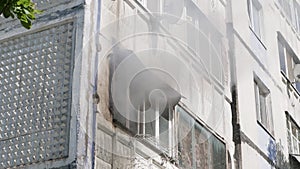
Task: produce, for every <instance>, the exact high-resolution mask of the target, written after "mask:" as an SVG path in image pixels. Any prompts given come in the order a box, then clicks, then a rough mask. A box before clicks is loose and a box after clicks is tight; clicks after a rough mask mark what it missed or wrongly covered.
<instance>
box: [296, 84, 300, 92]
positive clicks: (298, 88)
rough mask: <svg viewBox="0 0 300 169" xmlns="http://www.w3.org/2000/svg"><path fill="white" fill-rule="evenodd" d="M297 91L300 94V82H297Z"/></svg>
mask: <svg viewBox="0 0 300 169" xmlns="http://www.w3.org/2000/svg"><path fill="white" fill-rule="evenodd" d="M296 89H297V91H298V92H300V82H296Z"/></svg>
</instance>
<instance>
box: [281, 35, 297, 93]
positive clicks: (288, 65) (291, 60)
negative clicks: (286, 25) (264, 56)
mask: <svg viewBox="0 0 300 169" xmlns="http://www.w3.org/2000/svg"><path fill="white" fill-rule="evenodd" d="M278 52H279V61H280V70H281V72H282V73H283V74H284V76H285V77H286V78H287V79H288V80H289V82H291V83H292V85H293V86H294V87H295V88H296V89H297V90H298V92H299V91H300V83H299V82H296V81H295V77H294V72H293V69H294V67H295V64H299V63H300V62H299V60H298V58H297V56H296V55H295V54H294V53H293V52H292V50H291V49H290V48H289V47H288V45H287V44H286V43H284V41H283V40H281V39H278Z"/></svg>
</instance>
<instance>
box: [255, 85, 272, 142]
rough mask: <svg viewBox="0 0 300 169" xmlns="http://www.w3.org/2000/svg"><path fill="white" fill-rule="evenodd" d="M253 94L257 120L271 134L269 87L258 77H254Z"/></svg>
mask: <svg viewBox="0 0 300 169" xmlns="http://www.w3.org/2000/svg"><path fill="white" fill-rule="evenodd" d="M254 95H255V103H256V119H257V122H258V123H259V124H260V125H262V126H263V127H264V128H265V129H266V130H267V131H268V132H269V134H271V135H272V136H273V135H274V129H273V115H272V106H271V95H270V91H269V89H268V88H267V87H266V86H265V85H264V84H263V83H262V82H261V81H260V80H259V79H254Z"/></svg>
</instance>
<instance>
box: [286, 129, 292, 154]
mask: <svg viewBox="0 0 300 169" xmlns="http://www.w3.org/2000/svg"><path fill="white" fill-rule="evenodd" d="M287 140H288V149H289V152H292V141H291V133H290V131H288V132H287Z"/></svg>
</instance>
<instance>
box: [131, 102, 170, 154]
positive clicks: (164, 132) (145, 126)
mask: <svg viewBox="0 0 300 169" xmlns="http://www.w3.org/2000/svg"><path fill="white" fill-rule="evenodd" d="M146 113H152V112H150V111H149V110H148V111H147V112H145V111H140V112H139V115H138V123H137V130H136V131H133V133H134V134H136V137H139V138H143V139H145V140H147V141H148V143H150V144H152V146H155V147H157V148H158V149H160V150H162V151H163V152H165V153H167V154H169V155H171V151H170V150H171V148H172V146H174V145H173V141H172V138H174V130H173V127H172V126H173V123H174V118H173V113H174V112H173V109H172V108H166V110H165V111H164V112H163V113H162V114H159V110H155V111H154V112H153V113H155V116H156V117H157V118H156V117H154V116H153V117H150V119H153V120H148V121H147V119H146V118H147V114H146ZM150 116H151V115H150ZM148 118H149V114H148Z"/></svg>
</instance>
